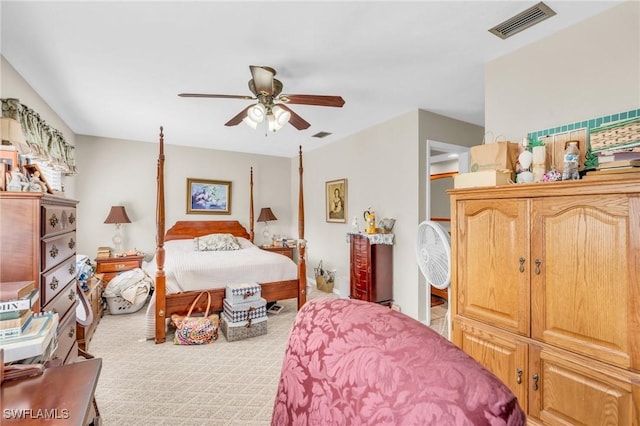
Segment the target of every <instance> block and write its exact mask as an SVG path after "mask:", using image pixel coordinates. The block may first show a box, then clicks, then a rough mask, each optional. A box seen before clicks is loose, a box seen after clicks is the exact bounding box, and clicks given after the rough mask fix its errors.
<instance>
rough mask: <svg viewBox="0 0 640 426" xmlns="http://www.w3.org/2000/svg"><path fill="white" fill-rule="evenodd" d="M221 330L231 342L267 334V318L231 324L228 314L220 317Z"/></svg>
mask: <svg viewBox="0 0 640 426" xmlns="http://www.w3.org/2000/svg"><path fill="white" fill-rule="evenodd" d="M220 330H222V334H224V337H225V338H226V339H227V341H229V342H234V341H236V340H243V339H248V338H250V337H256V336H262V335H263V334H267V317H266V316H265V317H261V318H257V319H253V320H250V321H240V322H231V320H229V317H228V316H227V314H226V313H224V312H223V313H222V315H220Z"/></svg>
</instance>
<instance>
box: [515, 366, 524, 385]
mask: <svg viewBox="0 0 640 426" xmlns="http://www.w3.org/2000/svg"><path fill="white" fill-rule="evenodd" d="M516 372H517V374H516V383H517V384H520V383H522V373H523V371H522V368H518V369H517V370H516Z"/></svg>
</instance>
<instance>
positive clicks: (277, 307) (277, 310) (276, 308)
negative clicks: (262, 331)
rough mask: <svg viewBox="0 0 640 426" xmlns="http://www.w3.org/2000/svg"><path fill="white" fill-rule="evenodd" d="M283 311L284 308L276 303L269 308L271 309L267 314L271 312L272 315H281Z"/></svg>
mask: <svg viewBox="0 0 640 426" xmlns="http://www.w3.org/2000/svg"><path fill="white" fill-rule="evenodd" d="M283 309H284V306H282V305H278V304H277V303H274V304H273V305H271V306H270V307H269V309H267V312H269V313H270V314H279V313H280V312H282V310H283Z"/></svg>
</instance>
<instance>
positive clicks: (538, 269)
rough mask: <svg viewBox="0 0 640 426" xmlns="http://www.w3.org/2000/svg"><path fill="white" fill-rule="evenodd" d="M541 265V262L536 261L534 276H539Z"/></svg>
mask: <svg viewBox="0 0 640 426" xmlns="http://www.w3.org/2000/svg"><path fill="white" fill-rule="evenodd" d="M541 264H542V260H540V259H536V275H540V265H541Z"/></svg>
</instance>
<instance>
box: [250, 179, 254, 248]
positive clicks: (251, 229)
mask: <svg viewBox="0 0 640 426" xmlns="http://www.w3.org/2000/svg"><path fill="white" fill-rule="evenodd" d="M253 237H254V233H253V167H251V174H250V175H249V239H250V240H251V242H253Z"/></svg>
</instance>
